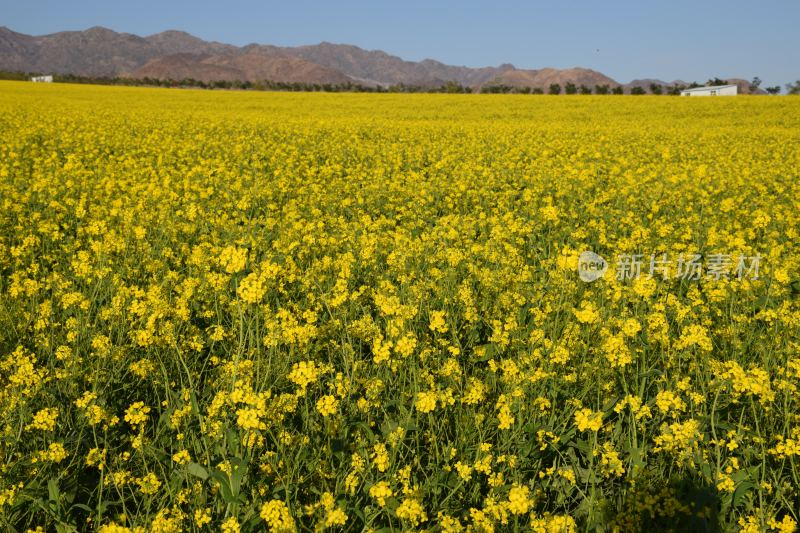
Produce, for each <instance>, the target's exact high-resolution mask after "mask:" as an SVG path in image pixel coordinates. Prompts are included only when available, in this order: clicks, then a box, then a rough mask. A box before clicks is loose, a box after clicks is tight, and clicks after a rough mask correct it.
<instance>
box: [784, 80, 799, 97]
mask: <svg viewBox="0 0 800 533" xmlns="http://www.w3.org/2000/svg"><path fill="white" fill-rule="evenodd" d="M786 94H800V80H797V81H796V82H794V83H787V84H786Z"/></svg>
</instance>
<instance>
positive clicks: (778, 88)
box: [764, 85, 781, 94]
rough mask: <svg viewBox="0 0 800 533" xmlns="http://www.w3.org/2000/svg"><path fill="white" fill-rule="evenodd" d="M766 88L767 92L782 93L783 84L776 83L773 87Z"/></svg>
mask: <svg viewBox="0 0 800 533" xmlns="http://www.w3.org/2000/svg"><path fill="white" fill-rule="evenodd" d="M764 90H765V91H767V94H780V92H781V86H780V85H775V86H773V87H766V88H765V89H764Z"/></svg>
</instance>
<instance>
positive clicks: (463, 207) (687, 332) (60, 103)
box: [0, 82, 800, 533]
mask: <svg viewBox="0 0 800 533" xmlns="http://www.w3.org/2000/svg"><path fill="white" fill-rule="evenodd" d="M45 85H49V84H41V85H36V86H32V85H31V84H24V83H13V82H0V407H2V412H3V424H0V431H1V432H2V439H0V455H1V456H2V459H3V461H2V463H0V464H2V467H0V529H3V530H9V531H28V530H30V531H51V530H57V529H58V530H64V531H73V530H75V531H83V530H87V531H88V530H96V531H103V532H117V531H118V532H123V531H135V532H145V531H152V532H179V531H223V532H226V533H239V532H251V531H326V530H330V531H370V530H371V531H381V530H384V531H387V530H395V531H401V530H423V529H424V530H431V531H439V530H441V531H547V532H556V531H558V532H571V531H585V530H595V529H602V530H609V531H653V530H664V529H672V530H693V529H697V528H700V529H708V530H716V529H719V530H722V531H738V530H742V531H781V532H791V531H796V529H797V521H798V520H799V519H800V516H798V509H800V491H798V486H800V418H798V415H797V413H798V412H800V411H799V407H800V404H798V401H800V389H799V388H798V387H800V355H798V354H799V353H800V297H798V295H799V294H800V278H799V277H798V272H800V204H798V198H800V151H798V150H797V146H800V118H798V117H800V102H799V101H798V100H796V99H791V98H758V97H737V98H734V99H724V100H723V99H705V100H702V99H679V98H650V97H642V98H633V97H612V96H608V97H604V96H587V97H581V98H553V97H548V96H523V95H508V96H501V95H487V96H482V95H397V94H391V95H366V94H359V95H356V94H280V93H256V94H253V93H248V92H203V91H169V90H158V89H141V88H114V87H90V86H71V85H66V84H55V85H49V86H45ZM585 250H593V251H595V252H597V253H599V254H600V255H602V256H603V257H606V258H614V257H617V256H619V255H634V254H641V255H642V256H643V263H642V276H640V278H639V279H634V280H631V279H616V276H614V275H613V274H614V273H613V272H612V271H609V272H608V273H607V274H606V276H605V277H603V278H602V279H600V280H597V281H594V282H592V283H585V282H582V281H580V279H579V278H578V275H577V261H578V257H579V255H580V254H581V252H583V251H585ZM714 254H729V255H730V257H731V258H732V259H731V261H732V262H733V263H734V266H735V258H736V257H738V256H739V255H743V256H747V257H752V256H755V255H760V256H762V258H763V262H762V265H761V268H760V271H759V278H758V279H743V280H738V279H736V276H731V275H729V276H722V275H720V276H711V277H708V276H704V277H702V278H701V279H699V280H688V279H680V278H674V277H665V276H662V275H661V273H656V275H653V276H650V275H648V272H647V267H648V266H649V261H650V257H651V255H652V257H653V258H654V259H653V260H654V261H661V260H662V258H664V257H669V258H674V259H675V261H676V264H677V262H678V260H679V259H680V264H682V265H683V266H684V267H685V266H686V265H687V264H691V263H692V261H691V259H692V258H701V259H703V258H710V257H712V256H713V255H714ZM673 274H674V272H673ZM689 485H691V487H692V490H688V489H687V487H688V486H689ZM701 493H702V494H703V495H707V496H708V497H703V498H697V497H696V496H697V494H701ZM35 502H38V503H35Z"/></svg>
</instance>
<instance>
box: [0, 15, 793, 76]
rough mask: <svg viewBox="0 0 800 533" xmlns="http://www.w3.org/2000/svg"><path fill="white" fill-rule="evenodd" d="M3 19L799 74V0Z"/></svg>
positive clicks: (19, 25) (469, 58) (643, 71)
mask: <svg viewBox="0 0 800 533" xmlns="http://www.w3.org/2000/svg"><path fill="white" fill-rule="evenodd" d="M0 25H5V26H8V27H9V28H11V29H13V30H15V31H19V32H22V33H30V34H35V35H39V34H45V33H51V32H55V31H61V30H80V29H86V28H88V27H91V26H96V25H97V26H106V27H108V28H111V29H113V30H116V31H125V32H130V33H135V34H138V35H149V34H152V33H157V32H159V31H163V30H167V29H180V30H185V31H188V32H189V33H192V34H194V35H196V36H198V37H201V38H203V39H208V40H216V41H221V42H226V43H231V44H236V45H243V44H247V43H251V42H257V43H262V44H276V45H283V46H291V45H300V44H315V43H318V42H320V41H329V42H335V43H347V44H355V45H357V46H360V47H362V48H366V49H380V50H384V51H386V52H388V53H390V54H394V55H398V56H400V57H402V58H404V59H409V60H420V59H425V58H432V59H437V60H440V61H443V62H445V63H449V64H456V65H467V66H472V67H477V66H487V65H499V64H501V63H513V64H514V65H515V66H517V67H521V68H541V67H558V68H566V67H574V66H581V67H587V68H592V69H595V70H599V71H601V72H603V73H604V74H607V75H609V76H611V77H612V78H614V79H616V80H617V81H619V82H623V83H624V82H628V81H630V80H631V79H634V78H660V79H663V80H666V81H671V80H674V79H683V80H686V81H699V82H704V81H705V80H707V79H708V78H710V77H713V76H719V77H721V78H725V77H745V78H748V79H749V78H752V77H753V76H759V77H761V79H762V80H764V85H781V86H782V87H783V85H784V84H785V83H787V82H790V81H794V80H796V79H800V52H798V50H800V0H724V1H722V0H718V1H713V2H712V1H708V0H688V1H687V0H658V1H651V0H638V1H631V0H605V1H600V0H569V1H561V0H549V1H546V2H544V1H538V0H528V1H501V0H496V1H494V2H489V1H486V2H475V1H471V0H461V1H450V0H438V1H437V0H427V1H419V0H404V1H403V2H388V1H380V0H371V1H367V0H338V1H336V0H330V1H310V0H283V1H281V2H273V1H270V0H261V1H247V0H226V1H216V2H204V1H200V0H193V1H189V0H178V1H168V0H158V1H154V0H133V1H128V2H117V1H114V0H88V1H81V0H74V1H66V0H57V1H56V0H0Z"/></svg>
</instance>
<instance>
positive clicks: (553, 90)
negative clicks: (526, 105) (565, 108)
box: [550, 83, 561, 94]
mask: <svg viewBox="0 0 800 533" xmlns="http://www.w3.org/2000/svg"><path fill="white" fill-rule="evenodd" d="M550 94H561V85H559V84H558V83H551V84H550Z"/></svg>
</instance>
